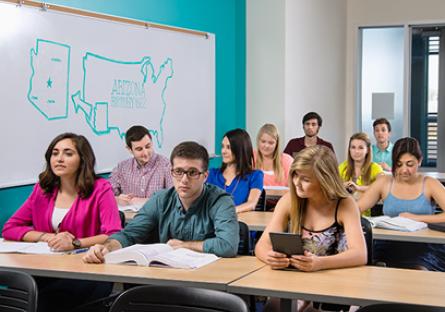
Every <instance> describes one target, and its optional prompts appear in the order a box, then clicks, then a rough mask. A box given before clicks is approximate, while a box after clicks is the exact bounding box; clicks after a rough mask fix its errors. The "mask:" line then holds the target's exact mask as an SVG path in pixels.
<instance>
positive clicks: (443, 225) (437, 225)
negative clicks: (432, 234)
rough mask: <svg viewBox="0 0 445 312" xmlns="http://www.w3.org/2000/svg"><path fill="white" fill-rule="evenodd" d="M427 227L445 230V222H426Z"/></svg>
mask: <svg viewBox="0 0 445 312" xmlns="http://www.w3.org/2000/svg"><path fill="white" fill-rule="evenodd" d="M428 228H430V229H431V230H435V231H440V232H445V222H440V223H428Z"/></svg>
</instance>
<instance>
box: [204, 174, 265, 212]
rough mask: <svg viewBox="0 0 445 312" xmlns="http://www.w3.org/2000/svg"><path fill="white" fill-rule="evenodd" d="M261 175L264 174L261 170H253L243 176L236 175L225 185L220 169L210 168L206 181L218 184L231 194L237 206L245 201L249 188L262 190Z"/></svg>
mask: <svg viewBox="0 0 445 312" xmlns="http://www.w3.org/2000/svg"><path fill="white" fill-rule="evenodd" d="M263 177H264V174H263V172H262V171H261V170H254V171H252V172H251V173H249V174H246V176H245V177H244V178H241V177H240V176H237V177H236V178H235V179H233V180H232V183H230V185H227V186H226V185H225V184H226V180H225V179H224V176H223V174H222V171H221V169H220V168H211V169H210V170H209V176H208V178H207V183H210V184H213V185H216V186H219V187H220V188H222V189H223V190H225V191H226V192H227V193H229V194H230V195H231V196H232V198H233V201H234V202H235V206H238V205H241V204H244V203H245V202H246V201H247V199H248V198H249V193H250V190H251V189H259V190H260V191H262V190H263Z"/></svg>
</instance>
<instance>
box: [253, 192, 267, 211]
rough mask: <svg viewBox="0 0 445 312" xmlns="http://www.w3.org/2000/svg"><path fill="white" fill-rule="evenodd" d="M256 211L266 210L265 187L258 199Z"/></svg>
mask: <svg viewBox="0 0 445 312" xmlns="http://www.w3.org/2000/svg"><path fill="white" fill-rule="evenodd" d="M255 210H256V211H265V210H266V191H265V190H264V189H263V191H262V192H261V195H260V198H259V199H258V203H257V204H256V206H255Z"/></svg>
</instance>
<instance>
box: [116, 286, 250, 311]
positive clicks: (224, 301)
mask: <svg viewBox="0 0 445 312" xmlns="http://www.w3.org/2000/svg"><path fill="white" fill-rule="evenodd" d="M123 311H132V312H137V311H150V312H166V311H175V312H198V311H199V312H222V311H224V312H247V311H248V308H247V305H246V303H245V302H244V301H243V300H242V299H241V298H239V297H238V296H235V295H232V294H229V293H225V292H221V291H216V290H209V289H202V288H188V287H176V286H153V285H149V286H139V287H134V288H130V289H129V290H127V291H125V292H123V293H122V294H121V295H120V296H119V297H118V298H117V299H116V301H115V302H114V303H113V305H112V306H111V309H110V312H123Z"/></svg>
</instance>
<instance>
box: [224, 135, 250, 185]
mask: <svg viewBox="0 0 445 312" xmlns="http://www.w3.org/2000/svg"><path fill="white" fill-rule="evenodd" d="M224 137H226V138H227V139H228V140H229V142H230V150H231V151H232V154H233V157H234V158H235V163H236V174H237V175H239V176H240V177H241V178H244V177H245V176H246V175H247V174H249V173H251V172H252V171H253V148H252V141H251V140H250V136H249V134H248V133H247V132H246V130H243V129H239V128H238V129H234V130H230V131H228V132H226V134H224ZM226 167H227V164H225V163H222V165H221V171H222V172H224V170H226Z"/></svg>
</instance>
